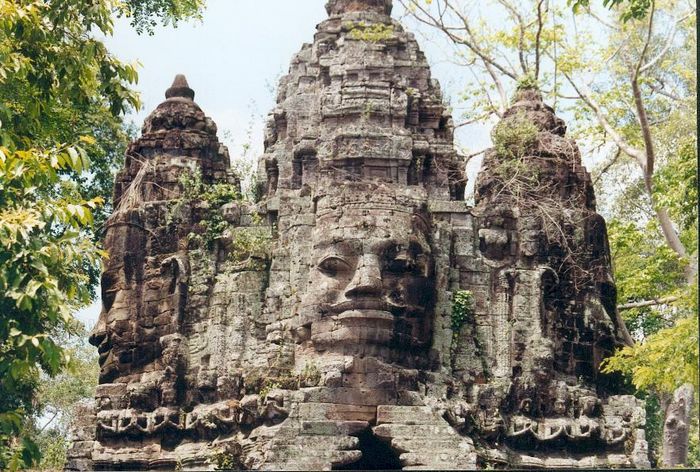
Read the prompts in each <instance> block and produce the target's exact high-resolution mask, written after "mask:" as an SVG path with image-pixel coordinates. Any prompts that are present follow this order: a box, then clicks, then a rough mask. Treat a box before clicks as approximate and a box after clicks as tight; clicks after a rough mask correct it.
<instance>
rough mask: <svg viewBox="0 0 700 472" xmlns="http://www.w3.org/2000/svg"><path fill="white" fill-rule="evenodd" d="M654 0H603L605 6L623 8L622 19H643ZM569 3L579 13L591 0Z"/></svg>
mask: <svg viewBox="0 0 700 472" xmlns="http://www.w3.org/2000/svg"><path fill="white" fill-rule="evenodd" d="M651 2H652V0H603V6H604V7H606V8H609V9H611V10H613V9H618V8H620V9H621V12H620V20H622V21H623V22H627V21H630V20H641V19H643V18H644V17H646V16H647V15H648V14H649V10H650V9H651ZM567 4H568V5H569V6H570V7H571V8H572V9H573V11H574V13H578V12H579V11H580V9H581V8H588V7H590V5H591V0H567Z"/></svg>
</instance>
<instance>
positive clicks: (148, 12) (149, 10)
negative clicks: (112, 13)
mask: <svg viewBox="0 0 700 472" xmlns="http://www.w3.org/2000/svg"><path fill="white" fill-rule="evenodd" d="M205 3H206V0H124V3H123V4H122V5H121V11H120V14H121V15H124V16H128V17H130V18H131V26H133V27H134V28H135V29H136V31H137V32H138V33H139V34H140V33H143V32H144V31H146V32H147V33H148V34H150V35H152V34H153V33H154V29H155V27H156V26H158V23H159V22H160V23H161V24H163V25H169V24H172V25H173V26H177V24H178V23H179V22H180V21H182V20H188V19H197V20H199V19H201V18H202V14H201V12H202V9H203V8H204V5H205Z"/></svg>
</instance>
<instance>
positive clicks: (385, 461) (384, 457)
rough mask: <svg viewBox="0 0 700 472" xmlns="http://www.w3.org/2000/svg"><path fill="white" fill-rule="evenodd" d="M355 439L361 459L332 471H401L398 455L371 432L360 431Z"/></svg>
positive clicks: (334, 468)
mask: <svg viewBox="0 0 700 472" xmlns="http://www.w3.org/2000/svg"><path fill="white" fill-rule="evenodd" d="M357 437H358V438H359V439H360V445H359V449H360V452H362V458H361V459H360V460H359V461H357V462H353V463H351V464H347V465H342V466H336V467H333V470H401V461H400V460H399V457H398V455H397V454H396V453H395V452H394V451H392V450H391V448H390V447H389V445H388V444H387V443H385V442H384V441H381V440H380V439H379V438H377V437H376V436H375V435H374V434H372V431H370V430H365V431H362V432H361V433H360V434H358V435H357Z"/></svg>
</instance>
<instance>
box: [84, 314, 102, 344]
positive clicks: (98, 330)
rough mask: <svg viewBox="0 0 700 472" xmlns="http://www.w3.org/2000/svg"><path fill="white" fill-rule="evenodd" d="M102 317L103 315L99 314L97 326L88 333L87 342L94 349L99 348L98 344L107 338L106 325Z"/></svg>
mask: <svg viewBox="0 0 700 472" xmlns="http://www.w3.org/2000/svg"><path fill="white" fill-rule="evenodd" d="M102 317H103V315H102V314H100V317H99V319H98V320H97V324H96V325H95V327H94V328H92V330H91V331H90V337H89V338H88V342H89V343H90V344H92V345H93V346H95V347H99V346H100V344H102V341H104V340H105V338H106V337H107V324H106V323H105V322H104V320H103V319H102Z"/></svg>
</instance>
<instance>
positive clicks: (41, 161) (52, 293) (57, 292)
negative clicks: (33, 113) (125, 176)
mask: <svg viewBox="0 0 700 472" xmlns="http://www.w3.org/2000/svg"><path fill="white" fill-rule="evenodd" d="M87 165H88V159H87V156H86V155H85V154H84V153H83V152H81V151H80V149H79V148H77V147H61V148H57V149H54V150H51V151H39V150H33V149H30V150H26V151H14V152H12V151H10V150H9V149H7V148H0V312H1V313H2V314H3V316H2V317H1V318H0V379H2V383H1V384H0V399H1V400H0V406H1V408H2V409H0V415H1V416H0V434H1V436H0V466H1V467H3V468H5V467H8V468H16V467H19V466H22V465H23V466H30V465H32V464H33V463H34V462H35V461H36V460H37V459H38V454H36V452H37V450H36V448H35V447H33V446H32V445H31V442H30V441H29V440H28V439H27V440H25V441H24V442H25V444H24V446H22V447H20V448H14V449H13V448H11V447H10V443H11V442H12V438H13V437H15V436H17V435H18V434H19V433H20V425H21V421H20V419H21V415H23V414H26V413H28V412H30V411H32V410H33V408H34V404H33V390H34V386H35V384H36V379H37V378H38V375H39V372H40V370H43V371H44V372H46V373H47V374H48V375H50V376H55V375H57V374H58V373H59V372H60V371H61V369H63V368H64V367H65V366H66V365H67V363H68V361H69V357H68V356H67V353H66V351H65V350H64V349H63V348H62V347H61V345H60V344H59V343H58V342H57V341H56V338H55V334H56V333H58V332H75V330H76V323H75V321H74V319H73V318H72V315H71V312H72V310H74V309H76V308H78V307H80V306H82V305H84V304H86V303H88V302H89V301H90V296H91V294H90V291H89V290H88V283H87V282H88V281H89V274H88V273H87V271H86V267H90V266H94V265H96V264H98V263H99V260H100V258H101V256H103V255H104V254H103V253H102V252H101V251H99V250H98V249H97V247H96V246H95V245H94V244H93V243H92V241H91V240H90V238H89V237H88V236H87V235H86V234H85V232H84V230H85V229H86V228H88V227H89V226H90V225H91V224H92V222H93V217H92V211H93V210H94V209H95V208H97V207H98V206H99V204H100V203H101V200H100V199H99V198H97V199H92V200H83V199H81V198H80V197H79V196H76V195H74V194H65V195H61V194H59V193H58V192H59V189H60V188H61V184H62V181H61V177H60V171H62V170H63V171H73V172H81V171H83V170H85V169H86V168H87Z"/></svg>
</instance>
